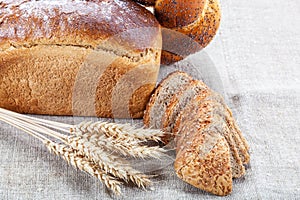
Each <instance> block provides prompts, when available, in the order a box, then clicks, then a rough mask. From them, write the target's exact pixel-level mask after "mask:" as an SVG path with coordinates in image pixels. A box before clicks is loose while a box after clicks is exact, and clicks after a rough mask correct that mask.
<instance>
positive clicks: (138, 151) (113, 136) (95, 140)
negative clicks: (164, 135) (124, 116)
mask: <svg viewBox="0 0 300 200" xmlns="http://www.w3.org/2000/svg"><path fill="white" fill-rule="evenodd" d="M116 126H117V124H112V123H102V124H99V123H97V122H96V123H81V124H79V125H77V126H75V127H74V128H73V129H71V134H72V135H74V136H76V137H79V138H81V139H82V140H79V141H77V142H79V143H80V144H81V146H82V145H84V143H85V142H86V143H87V144H88V145H91V144H94V146H96V147H102V148H106V149H109V150H113V151H117V152H118V153H120V154H122V155H124V156H132V157H136V158H144V159H145V158H160V157H161V156H162V155H163V154H164V153H165V152H166V151H165V150H164V149H162V148H159V147H158V146H154V147H149V146H146V145H142V143H143V142H144V141H143V140H139V139H137V138H132V137H130V136H126V135H123V134H122V132H120V131H119V132H118V131H116V130H120V129H118V128H115V127H116ZM159 132H160V131H159ZM83 138H84V139H83ZM71 140H72V139H71ZM70 142H72V141H70Z"/></svg>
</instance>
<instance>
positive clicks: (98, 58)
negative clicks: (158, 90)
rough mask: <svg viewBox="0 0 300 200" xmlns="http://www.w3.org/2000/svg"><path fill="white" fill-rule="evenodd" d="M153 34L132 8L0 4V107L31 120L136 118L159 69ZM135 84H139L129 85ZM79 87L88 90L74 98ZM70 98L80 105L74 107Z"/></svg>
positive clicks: (101, 2)
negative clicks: (46, 117)
mask: <svg viewBox="0 0 300 200" xmlns="http://www.w3.org/2000/svg"><path fill="white" fill-rule="evenodd" d="M160 31H161V30H160V25H159V23H158V22H157V20H156V19H155V17H154V16H153V15H152V14H151V13H150V12H149V11H147V9H145V8H143V7H142V6H140V5H138V4H136V3H134V2H131V1H109V0H93V1H72V0H61V1H45V0H41V1H28V0H19V1H11V0H5V1H2V2H1V4H0V58H1V63H0V107H3V108H7V109H11V110H14V111H17V112H21V113H33V114H50V115H84V116H89V115H91V116H98V117H115V118H131V117H132V118H141V117H142V116H143V111H144V109H145V107H146V104H147V102H148V100H149V98H150V94H151V93H152V91H153V89H154V87H155V84H156V80H157V75H158V70H159V67H160V55H161V32H160ZM142 32H144V33H145V34H141V33H142ZM103 55H104V56H105V57H104V58H103ZM107 61H111V62H107ZM141 68H143V71H142V70H141ZM82 69H85V71H84V70H82ZM93 70H94V71H93ZM101 70H103V71H101ZM83 71H84V73H87V74H84V73H82V72H83ZM138 72H140V73H138ZM95 73H96V74H97V75H98V76H94V77H95V78H96V79H95V80H93V81H91V80H90V79H89V76H93V75H94V74H95ZM144 73H148V76H144V75H143V74H144ZM128 75H131V76H128ZM139 77H143V78H144V80H139V82H138V81H136V80H137V79H139ZM82 78H83V79H84V80H83V79H82ZM126 78H127V79H126ZM82 80H83V81H82ZM80 81H82V82H80ZM84 81H85V83H84V84H85V86H89V85H92V86H91V87H87V88H91V89H92V90H91V91H85V89H86V88H84V87H83V86H82V87H83V90H78V91H79V92H78V91H76V89H78V88H80V84H78V83H83V82H84ZM122 81H123V82H122ZM76 83H77V85H76ZM121 83H122V84H123V86H124V87H126V88H125V89H127V91H130V90H129V89H132V91H130V92H131V93H130V94H129V95H131V96H129V97H128V98H127V99H125V98H123V99H122V98H121V97H120V95H118V93H116V91H117V89H116V87H117V86H119V88H118V89H119V91H120V92H121V90H120V89H121V88H122V87H121V86H122V84H121ZM120 85H121V86H120ZM89 92H90V93H92V94H91V95H90V96H89V95H87V94H86V93H89ZM113 92H115V95H114V93H113ZM75 93H76V94H77V95H81V98H82V99H80V101H79V99H78V98H77V99H76V98H75V100H74V94H75ZM113 96H116V97H118V98H119V97H120V98H119V99H118V98H116V99H115V100H113ZM87 99H91V100H90V101H91V103H92V104H91V105H90V108H91V110H88V111H86V112H85V110H84V109H81V110H80V108H85V107H87V106H89V105H84V104H85V103H86V100H87ZM123 104H124V105H126V106H127V107H125V109H127V110H126V111H125V112H122V113H121V112H117V114H116V112H114V110H113V109H115V107H122V105H123ZM78 109H79V110H78ZM128 109H129V110H128ZM90 111H91V112H90ZM115 114H116V115H115Z"/></svg>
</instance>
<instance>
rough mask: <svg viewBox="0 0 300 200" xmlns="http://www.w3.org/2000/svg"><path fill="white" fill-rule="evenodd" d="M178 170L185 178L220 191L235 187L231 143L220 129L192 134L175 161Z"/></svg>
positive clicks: (228, 190) (222, 193) (219, 193)
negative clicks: (219, 132)
mask: <svg viewBox="0 0 300 200" xmlns="http://www.w3.org/2000/svg"><path fill="white" fill-rule="evenodd" d="M174 168H175V171H176V174H177V175H178V177H179V178H181V179H182V180H183V181H185V182H187V183H189V184H191V185H193V186H195V187H197V188H200V189H202V190H205V191H207V192H211V193H213V194H216V195H220V196H224V195H228V194H230V193H231V191H232V172H231V167H230V154H229V147H228V144H227V142H226V140H225V138H224V137H222V136H221V135H220V134H218V133H216V132H209V131H207V132H203V133H202V134H201V133H199V132H198V134H197V135H196V136H195V137H189V142H187V143H184V146H183V148H182V151H180V152H179V153H177V156H176V160H175V163H174Z"/></svg>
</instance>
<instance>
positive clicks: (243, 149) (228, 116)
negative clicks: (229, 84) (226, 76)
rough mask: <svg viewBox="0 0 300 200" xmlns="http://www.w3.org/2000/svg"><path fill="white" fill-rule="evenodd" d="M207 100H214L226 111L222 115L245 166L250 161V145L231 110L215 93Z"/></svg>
mask: <svg viewBox="0 0 300 200" xmlns="http://www.w3.org/2000/svg"><path fill="white" fill-rule="evenodd" d="M207 99H214V100H216V101H217V102H219V103H220V104H222V106H223V107H224V109H225V110H224V112H223V113H221V114H222V115H224V116H225V119H224V120H225V121H226V123H227V126H228V127H229V129H230V132H231V134H232V136H233V139H234V142H235V146H236V147H237V148H238V153H239V156H240V157H241V159H242V162H243V164H248V163H249V161H250V155H249V152H248V150H249V145H248V143H247V141H246V139H245V137H244V136H243V134H242V133H241V131H240V129H239V127H238V126H237V124H236V122H235V120H234V118H233V115H232V112H231V110H230V108H229V107H228V106H227V105H226V103H225V101H224V99H223V97H222V96H221V95H219V94H217V93H215V92H213V93H212V94H211V95H210V96H209V97H207Z"/></svg>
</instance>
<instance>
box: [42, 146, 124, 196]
mask: <svg viewBox="0 0 300 200" xmlns="http://www.w3.org/2000/svg"><path fill="white" fill-rule="evenodd" d="M44 144H45V145H46V147H47V148H48V150H49V151H50V152H52V153H54V154H56V155H57V156H60V157H62V158H63V159H64V160H65V161H67V162H68V163H69V164H70V165H72V166H73V167H74V168H78V169H80V170H81V171H84V172H87V173H88V174H90V175H92V176H94V177H96V178H98V179H99V180H100V181H101V182H102V183H104V184H105V186H106V187H107V188H109V189H111V190H112V191H113V192H114V193H115V194H121V188H120V184H121V182H119V181H117V180H116V179H115V178H114V177H113V176H110V175H109V174H107V173H106V172H105V171H104V170H103V169H101V167H99V166H98V165H97V164H95V163H94V162H93V161H91V160H90V159H89V158H87V157H85V156H84V155H82V154H80V153H78V152H76V150H75V149H73V148H70V147H68V146H66V145H63V144H57V143H54V142H51V141H44Z"/></svg>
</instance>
